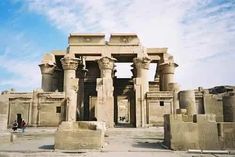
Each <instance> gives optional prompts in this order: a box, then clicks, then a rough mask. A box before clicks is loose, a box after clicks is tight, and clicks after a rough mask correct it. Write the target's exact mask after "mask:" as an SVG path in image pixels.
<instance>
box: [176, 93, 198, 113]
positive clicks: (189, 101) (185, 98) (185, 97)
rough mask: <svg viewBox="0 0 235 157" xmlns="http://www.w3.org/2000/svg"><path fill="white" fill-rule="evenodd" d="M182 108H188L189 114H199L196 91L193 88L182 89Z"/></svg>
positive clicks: (180, 97)
mask: <svg viewBox="0 0 235 157" xmlns="http://www.w3.org/2000/svg"><path fill="white" fill-rule="evenodd" d="M179 95H180V96H179V101H180V102H179V103H180V108H182V109H186V110H187V114H188V115H193V114H197V109H196V102H195V93H194V91H193V90H185V91H180V93H179Z"/></svg>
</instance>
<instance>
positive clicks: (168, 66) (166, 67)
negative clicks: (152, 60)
mask: <svg viewBox="0 0 235 157" xmlns="http://www.w3.org/2000/svg"><path fill="white" fill-rule="evenodd" d="M176 67H178V64H176V63H171V62H169V63H162V64H160V65H159V71H160V72H161V73H162V74H174V73H175V68H176Z"/></svg>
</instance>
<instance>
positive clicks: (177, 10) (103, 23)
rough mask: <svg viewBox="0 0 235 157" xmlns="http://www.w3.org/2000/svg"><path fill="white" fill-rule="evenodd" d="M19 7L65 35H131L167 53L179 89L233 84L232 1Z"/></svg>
mask: <svg viewBox="0 0 235 157" xmlns="http://www.w3.org/2000/svg"><path fill="white" fill-rule="evenodd" d="M25 1H26V2H27V6H28V9H29V10H30V11H33V12H36V13H39V14H41V15H43V16H45V17H46V18H47V19H48V20H49V22H50V23H52V25H54V26H55V27H57V28H58V29H59V30H62V31H63V32H65V33H70V32H105V33H110V32H136V33H138V35H139V36H140V38H141V41H142V43H143V45H144V46H148V47H149V46H151V47H169V52H170V53H172V54H173V55H174V56H175V59H176V61H177V62H178V64H179V65H180V67H179V68H178V70H177V72H178V73H177V74H176V78H177V81H178V82H179V83H180V84H181V85H182V87H183V88H195V87H196V86H199V85H203V86H214V85H220V84H226V83H231V84H234V83H235V82H234V81H233V80H234V79H233V78H234V77H235V74H234V72H232V71H234V70H233V67H234V66H235V63H233V62H232V59H234V56H231V55H230V54H228V53H231V52H234V51H235V46H234V42H235V3H234V2H233V1H225V2H223V3H221V4H216V3H218V2H216V1H212V0H205V1H201V0H181V1H179V0H170V1H165V0H145V1H141V0H127V1H118V0H67V1H62V0H50V1H49V0H48V1H46V0H45V1H41V0H25ZM221 57H222V58H221ZM229 71H231V72H232V73H230V74H231V75H230V76H228V74H229ZM202 73H203V74H202ZM212 75H213V78H212ZM214 76H219V77H214ZM207 78H211V79H213V80H214V81H213V80H212V81H207V80H208V79H207ZM199 81H200V82H199Z"/></svg>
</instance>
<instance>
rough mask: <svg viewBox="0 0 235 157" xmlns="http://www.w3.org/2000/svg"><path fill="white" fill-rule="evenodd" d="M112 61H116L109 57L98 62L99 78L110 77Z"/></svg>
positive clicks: (112, 67)
mask: <svg viewBox="0 0 235 157" xmlns="http://www.w3.org/2000/svg"><path fill="white" fill-rule="evenodd" d="M114 61H116V59H115V58H110V57H102V58H101V59H99V60H98V65H99V69H100V72H101V77H112V71H113V69H114Z"/></svg>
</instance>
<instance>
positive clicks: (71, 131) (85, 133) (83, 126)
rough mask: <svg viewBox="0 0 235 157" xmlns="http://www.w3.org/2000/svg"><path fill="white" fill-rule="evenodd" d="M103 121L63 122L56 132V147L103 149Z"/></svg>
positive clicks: (66, 148) (62, 148)
mask: <svg viewBox="0 0 235 157" xmlns="http://www.w3.org/2000/svg"><path fill="white" fill-rule="evenodd" d="M104 131H105V124H104V123H103V122H88V121H79V122H62V123H61V125H60V126H59V128H58V129H57V131H56V133H55V149H59V150H84V149H101V148H102V147H103V146H104Z"/></svg>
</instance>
